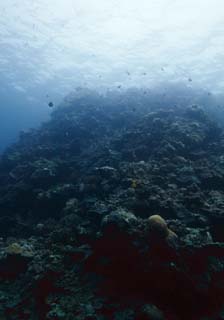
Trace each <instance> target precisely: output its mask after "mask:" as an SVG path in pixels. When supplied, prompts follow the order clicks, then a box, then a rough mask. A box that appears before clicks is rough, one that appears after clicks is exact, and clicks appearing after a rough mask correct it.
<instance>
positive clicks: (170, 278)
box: [0, 93, 224, 320]
mask: <svg viewBox="0 0 224 320" xmlns="http://www.w3.org/2000/svg"><path fill="white" fill-rule="evenodd" d="M210 118H211V117H210V116H208V115H207V113H206V112H205V111H204V110H203V108H201V107H198V106H189V107H183V106H170V105H166V104H165V103H164V107H162V106H158V105H154V104H153V103H150V100H147V99H145V98H144V97H143V96H141V97H137V96H136V94H134V95H133V96H130V95H129V96H127V95H122V94H120V95H119V94H118V95H117V96H116V97H114V96H112V94H111V96H110V94H108V96H107V97H101V96H99V95H97V94H93V93H88V94H86V95H85V96H84V97H83V96H76V97H75V98H72V97H70V99H67V101H65V102H64V104H63V106H60V107H58V108H57V109H56V110H55V111H54V112H53V114H52V119H51V120H50V121H49V122H48V123H46V124H44V125H43V126H42V127H41V128H40V129H39V130H32V131H30V132H29V133H21V136H20V140H19V142H18V143H17V144H15V145H14V146H12V147H10V148H9V149H8V150H7V151H6V152H5V153H4V155H3V156H2V158H1V161H0V235H1V239H0V279H1V281H0V319H10V320H11V319H22V320H25V319H30V320H39V319H54V320H57V319H67V320H70V319H71V320H72V319H77V320H97V319H98V320H104V319H111V320H112V319H113V320H133V319H137V320H144V319H145V320H147V319H148V320H164V319H167V320H179V319H181V320H182V319H183V320H185V319H186V320H189V319H190V320H194V319H195V320H221V319H224V211H223V210H224V132H223V130H222V129H221V128H219V126H218V125H217V124H216V123H215V122H213V121H212V120H211V119H210Z"/></svg>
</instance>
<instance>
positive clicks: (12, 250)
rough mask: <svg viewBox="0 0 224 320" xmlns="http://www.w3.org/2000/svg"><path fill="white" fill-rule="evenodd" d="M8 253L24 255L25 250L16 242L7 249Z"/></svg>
mask: <svg viewBox="0 0 224 320" xmlns="http://www.w3.org/2000/svg"><path fill="white" fill-rule="evenodd" d="M6 252H7V253H9V254H22V253H23V248H22V247H21V245H20V244H19V243H17V242H14V243H11V244H10V245H8V247H7V248H6Z"/></svg>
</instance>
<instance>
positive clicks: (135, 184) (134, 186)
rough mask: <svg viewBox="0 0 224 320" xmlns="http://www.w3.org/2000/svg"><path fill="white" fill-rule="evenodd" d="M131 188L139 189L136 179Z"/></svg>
mask: <svg viewBox="0 0 224 320" xmlns="http://www.w3.org/2000/svg"><path fill="white" fill-rule="evenodd" d="M131 187H132V188H134V189H135V188H137V180H135V179H133V180H132V182H131Z"/></svg>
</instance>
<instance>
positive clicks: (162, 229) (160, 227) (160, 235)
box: [148, 214, 177, 241]
mask: <svg viewBox="0 0 224 320" xmlns="http://www.w3.org/2000/svg"><path fill="white" fill-rule="evenodd" d="M148 231H149V236H150V237H152V238H157V239H164V240H167V241H173V240H176V238H177V235H176V234H175V233H174V232H173V231H172V230H170V229H169V228H168V226H167V223H166V221H165V220H164V219H163V218H162V217H161V216H160V215H157V214H155V215H152V216H151V217H149V218H148Z"/></svg>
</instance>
